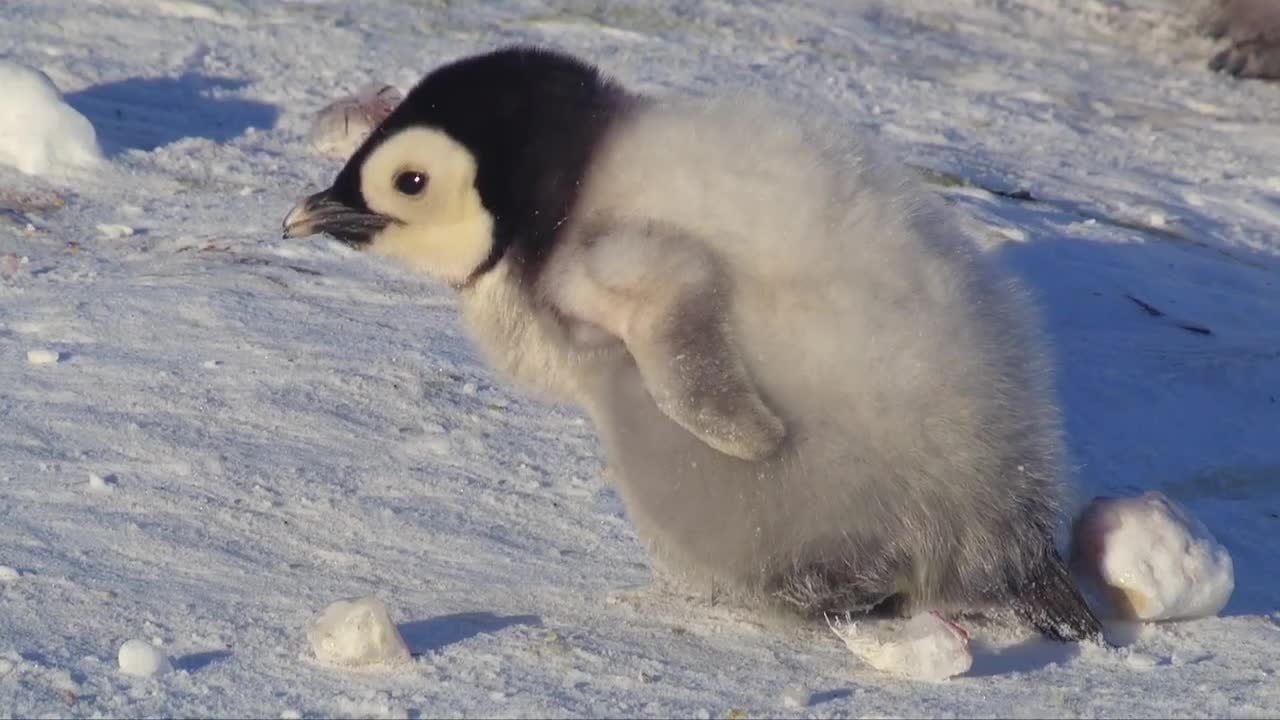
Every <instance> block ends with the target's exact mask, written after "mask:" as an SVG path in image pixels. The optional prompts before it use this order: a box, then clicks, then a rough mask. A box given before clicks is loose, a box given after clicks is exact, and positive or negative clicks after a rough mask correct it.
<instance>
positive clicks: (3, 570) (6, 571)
mask: <svg viewBox="0 0 1280 720" xmlns="http://www.w3.org/2000/svg"><path fill="white" fill-rule="evenodd" d="M20 577H22V573H20V572H18V569H17V568H12V567H9V566H8V565H0V582H7V581H10V580H17V579H18V578H20Z"/></svg>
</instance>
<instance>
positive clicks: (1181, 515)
mask: <svg viewBox="0 0 1280 720" xmlns="http://www.w3.org/2000/svg"><path fill="white" fill-rule="evenodd" d="M1073 534H1074V544H1075V547H1076V548H1078V553H1077V559H1078V560H1079V562H1080V564H1081V565H1082V566H1083V567H1082V569H1083V570H1084V574H1085V576H1086V577H1090V578H1092V579H1094V580H1095V581H1096V582H1098V583H1099V584H1100V585H1101V586H1102V587H1103V588H1105V589H1106V591H1105V592H1106V594H1107V595H1108V596H1109V598H1110V599H1111V601H1112V605H1113V609H1114V611H1115V612H1117V613H1118V614H1119V615H1120V616H1122V617H1127V618H1130V619H1138V620H1189V619H1192V618H1200V617H1208V616H1210V615H1216V614H1218V612H1219V611H1221V610H1222V608H1223V607H1225V606H1226V604H1227V601H1228V600H1229V599H1230V598H1231V592H1232V590H1234V589H1235V574H1234V568H1233V566H1232V563H1231V553H1229V552H1227V549H1226V548H1225V547H1223V546H1222V544H1221V543H1219V542H1218V541H1217V539H1216V538H1214V537H1213V533H1211V532H1209V529H1208V528H1207V527H1205V525H1204V523H1202V522H1200V521H1199V520H1198V519H1196V518H1194V517H1192V516H1191V515H1190V514H1188V513H1187V511H1186V509H1185V508H1183V507H1181V506H1179V505H1178V503H1176V502H1174V501H1173V500H1171V499H1170V498H1169V497H1167V496H1166V495H1165V494H1164V493H1161V492H1157V491H1150V492H1146V493H1143V494H1142V495H1140V496H1137V497H1126V498H1096V499H1095V500H1094V501H1093V502H1091V503H1090V504H1089V506H1088V507H1087V508H1085V509H1084V511H1083V512H1082V513H1081V514H1080V518H1079V519H1078V520H1077V521H1076V524H1075V530H1074V533H1073Z"/></svg>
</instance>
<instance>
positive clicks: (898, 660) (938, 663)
mask: <svg viewBox="0 0 1280 720" xmlns="http://www.w3.org/2000/svg"><path fill="white" fill-rule="evenodd" d="M831 630H832V631H833V632H835V634H836V637H838V638H840V639H841V640H843V641H844V644H845V646H847V647H848V648H849V650H850V651H851V652H852V653H853V654H854V655H857V656H858V658H859V659H860V660H862V661H863V662H865V663H866V664H868V665H870V666H871V667H873V668H875V669H877V670H880V671H881V672H887V673H893V674H895V675H901V676H903V677H907V678H910V679H913V680H926V681H932V682H937V681H940V680H946V679H947V678H950V677H955V676H956V675H960V674H963V673H966V672H968V671H969V668H970V667H972V666H973V655H972V654H970V652H969V636H968V634H967V633H965V631H964V630H962V629H961V628H960V626H959V625H956V624H955V623H952V622H948V621H947V620H944V619H943V618H942V616H940V615H938V614H937V613H933V612H930V613H924V614H921V615H917V616H915V617H913V618H911V620H909V621H908V622H907V623H906V624H905V625H903V626H901V627H900V628H898V629H896V630H883V631H881V632H871V633H863V632H860V631H859V630H858V626H857V624H856V623H854V624H849V625H841V624H839V623H833V624H832V626H831Z"/></svg>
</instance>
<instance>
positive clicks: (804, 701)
mask: <svg viewBox="0 0 1280 720" xmlns="http://www.w3.org/2000/svg"><path fill="white" fill-rule="evenodd" d="M812 697H813V696H812V695H810V694H809V691H808V690H805V689H804V688H802V687H795V686H792V687H789V688H787V689H785V690H783V691H782V706H783V707H785V708H789V709H792V710H794V709H796V708H802V707H805V706H806V705H808V704H809V703H810V702H811V700H812Z"/></svg>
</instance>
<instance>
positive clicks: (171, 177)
mask: <svg viewBox="0 0 1280 720" xmlns="http://www.w3.org/2000/svg"><path fill="white" fill-rule="evenodd" d="M784 6H785V7H784ZM1174 6H1175V4H1174V3H1167V2H1165V0H1104V1H1102V2H1091V3H1075V2H1068V1H1067V0H1005V1H1002V2H999V3H992V2H989V1H988V0H901V1H896V2H879V1H873V0H801V1H800V2H795V3H777V2H772V1H768V0H737V1H735V2H727V3H688V2H681V1H679V0H658V1H657V2H632V1H630V0H609V1H608V2H572V3H563V4H556V5H554V6H553V5H551V4H548V3H543V2H536V1H535V0H493V1H492V2H484V3H454V2H441V1H437V0H425V1H416V0H415V1H410V0H369V1H368V2H363V1H362V2H355V0H307V1H306V2H300V1H299V2H278V1H277V0H183V1H182V2H173V1H171V0H142V1H140V2H124V1H123V0H103V1H101V2H93V3H86V2H83V1H82V0H6V1H5V2H3V3H0V58H3V60H4V62H5V63H7V64H6V65H5V67H6V68H12V67H13V66H14V65H16V66H21V67H22V68H28V69H32V70H36V71H39V72H40V73H42V74H43V77H46V78H48V79H49V81H51V83H52V86H53V87H56V88H57V90H58V95H59V96H60V98H61V99H60V100H59V102H61V103H63V105H56V104H53V103H51V102H50V103H47V104H46V105H44V106H41V107H44V108H45V109H46V110H47V109H48V107H60V108H61V107H64V106H65V107H66V108H71V109H73V110H74V111H75V113H78V114H79V115H80V116H83V118H85V119H87V121H88V122H89V123H92V127H93V129H94V132H95V134H96V141H97V147H98V148H99V150H100V152H101V156H102V157H103V160H102V162H100V163H98V164H97V165H95V166H94V167H93V169H92V172H90V173H87V174H80V175H77V174H75V173H70V172H61V171H58V172H54V171H52V168H51V171H50V172H49V173H47V174H37V175H30V174H27V173H25V172H22V171H20V170H19V169H17V168H15V167H10V165H11V164H12V163H13V160H6V161H5V162H4V163H0V356H2V357H0V360H2V361H0V563H3V564H4V565H5V566H6V567H8V568H11V569H13V570H14V572H15V573H18V577H17V578H16V579H9V580H5V581H3V582H0V718H2V717H8V716H19V717H31V716H58V717H62V716H77V717H93V716H99V717H156V716H164V717H174V716H181V717H188V716H199V717H208V716H217V717H245V716H250V717H286V716H289V717H293V716H304V717H317V716H322V717H332V716H360V717H376V716H384V717H397V716H408V717H434V716H441V715H446V716H503V717H535V716H545V715H549V716H552V717H599V716H609V717H619V716H645V717H658V716H680V717H707V718H711V717H718V718H720V717H729V716H734V717H761V716H790V717H800V716H802V717H821V718H827V717H853V716H858V717H862V716H895V717H903V716H1011V715H1024V716H1033V715H1035V716H1047V717H1068V716H1109V717H1117V716H1126V717H1132V716H1174V717H1178V716H1184V717H1185V716H1197V717H1199V716H1228V715H1233V716H1242V717H1244V716H1252V717H1271V716H1276V715H1278V714H1280V683H1278V682H1277V676H1276V668H1277V667H1278V666H1280V580H1277V579H1276V577H1275V572H1274V565H1275V549H1274V548H1275V547H1276V538H1277V533H1278V532H1280V443H1277V442H1276V437H1277V434H1276V428H1277V427H1280V286H1278V284H1277V277H1280V275H1278V273H1277V270H1278V269H1280V257H1278V256H1280V171H1278V170H1277V168H1280V143H1277V140H1276V138H1277V135H1276V118H1277V117H1280V84H1274V83H1259V82H1241V81H1236V80H1232V79H1229V78H1225V77H1223V76H1220V75H1216V74H1214V73H1212V72H1209V71H1208V70H1206V69H1205V59H1206V58H1207V57H1211V56H1212V54H1213V52H1214V47H1215V46H1214V43H1213V42H1211V41H1208V40H1201V39H1199V38H1196V37H1193V36H1191V35H1190V34H1189V31H1188V30H1187V28H1186V23H1185V18H1184V13H1182V12H1181V11H1180V10H1178V9H1177V8H1176V7H1174ZM516 41H522V42H540V43H547V44H551V45H554V46H557V47H560V48H563V49H566V50H569V51H572V52H575V53H578V54H581V55H583V56H585V57H588V58H591V59H593V60H596V61H597V62H599V63H600V64H602V65H603V66H604V67H606V68H607V69H608V70H610V71H611V72H612V73H614V74H615V75H616V76H617V77H619V79H621V80H622V81H623V82H625V83H627V84H628V85H629V86H631V87H633V88H635V89H637V90H641V91H646V92H652V93H666V92H691V93H711V92H719V91H726V90H730V89H738V88H744V87H750V88H754V89H757V90H762V91H765V92H768V93H770V94H772V95H775V96H777V97H779V98H782V99H786V98H789V97H790V98H797V99H804V100H805V101H806V102H809V101H812V102H819V103H826V104H829V105H831V106H832V107H834V108H835V109H836V110H837V111H838V112H841V113H843V114H844V116H845V117H847V118H848V121H849V124H850V126H851V127H855V128H858V129H859V130H861V131H863V132H867V133H870V134H871V135H873V136H875V137H876V138H878V139H879V140H881V141H882V142H883V143H885V144H886V145H888V146H889V148H890V149H891V150H892V151H894V152H896V153H897V154H898V155H899V156H900V157H901V158H903V159H904V160H905V161H906V162H908V163H909V164H910V165H912V166H913V167H914V168H916V169H917V170H918V171H919V173H920V175H921V177H923V178H924V179H925V180H926V182H928V183H929V187H931V188H932V189H933V190H934V191H936V192H937V193H939V194H940V195H942V196H943V197H944V198H946V199H947V201H949V202H950V203H952V204H953V205H955V206H956V207H957V209H958V210H960V211H961V212H962V213H963V214H964V215H965V216H966V217H968V218H970V219H971V221H972V224H973V227H974V229H975V231H976V233H977V234H978V235H979V237H980V238H981V239H982V240H983V241H984V247H985V248H986V249H987V251H989V252H990V253H992V254H994V255H996V256H997V257H998V258H999V259H1000V260H1001V261H1003V262H1005V263H1007V264H1008V265H1009V266H1010V267H1011V268H1012V269H1013V270H1014V271H1015V272H1017V273H1018V274H1019V275H1020V276H1022V277H1023V279H1024V280H1025V282H1026V284H1027V285H1028V287H1029V288H1030V289H1031V290H1032V291H1033V292H1034V293H1035V295H1036V296H1037V297H1038V299H1039V300H1040V302H1041V305H1042V307H1043V309H1044V314H1045V317H1046V321H1047V326H1046V330H1047V333H1048V336H1049V338H1050V340H1051V341H1052V342H1053V345H1054V359H1055V360H1056V361H1057V365H1058V367H1059V374H1058V390H1059V395H1060V398H1061V404H1062V413H1063V417H1064V418H1065V421H1066V433H1067V441H1068V443H1069V447H1070V450H1071V453H1072V458H1071V459H1072V463H1073V467H1075V468H1077V469H1078V471H1079V472H1078V474H1079V477H1080V480H1081V489H1080V494H1079V497H1078V502H1077V508H1078V507H1083V506H1084V505H1085V504H1086V503H1087V502H1088V501H1089V500H1090V499H1091V498H1093V497H1096V496H1110V497H1127V498H1132V497H1136V496H1140V495H1141V494H1142V493H1144V492H1146V491H1151V490H1156V491H1159V492H1161V493H1163V494H1164V495H1165V496H1167V497H1168V498H1170V499H1171V500H1173V501H1174V502H1176V503H1178V504H1179V505H1180V506H1181V507H1183V508H1184V509H1185V510H1186V511H1187V513H1188V514H1189V515H1190V516H1191V517H1194V518H1197V519H1198V520H1199V521H1200V522H1202V523H1203V524H1204V526H1205V527H1206V528H1207V530H1208V531H1209V533H1211V535H1212V537H1214V538H1215V539H1216V541H1217V542H1218V543H1220V544H1221V545H1222V547H1224V548H1225V549H1226V550H1227V552H1228V553H1229V555H1230V558H1231V562H1232V566H1233V574H1234V584H1235V589H1234V591H1233V592H1232V593H1231V595H1230V598H1229V599H1228V600H1227V604H1226V606H1225V607H1223V608H1222V609H1221V610H1220V611H1219V612H1218V613H1217V614H1216V616H1212V617H1203V618H1198V619H1194V620H1185V621H1167V622H1151V623H1143V622H1128V621H1122V620H1119V619H1108V620H1107V635H1108V639H1109V640H1110V641H1111V642H1112V643H1114V644H1115V645H1116V646H1117V647H1116V648H1114V649H1108V648H1102V647H1099V646H1095V645H1088V644H1085V645H1079V646H1077V645H1066V646H1063V645H1055V644H1052V643H1048V642H1045V641H1043V640H1041V639H1039V638H1037V637H1035V636H1034V634H1033V633H1031V632H1030V631H1029V630H1027V629H1026V628H1025V627H1023V626H1021V625H1020V624H1018V623H1017V622H1014V621H1012V620H1011V619H1009V618H1006V617H1001V616H999V615H995V616H992V617H988V618H980V617H966V618H960V619H958V623H959V625H960V626H961V627H962V628H963V630H964V631H965V632H966V633H967V634H968V636H969V645H968V650H969V654H970V656H971V658H972V665H971V666H970V667H969V669H968V670H967V671H965V672H963V673H961V674H958V675H955V676H954V677H951V678H950V679H949V680H947V681H945V682H939V683H933V682H918V681H913V680H912V679H910V678H906V677H900V676H897V675H895V674H893V673H885V672H882V671H879V670H876V669H875V668H873V667H870V666H868V665H867V664H865V663H863V662H861V661H860V660H858V658H856V657H854V656H853V655H852V654H851V653H850V651H849V649H848V648H847V647H846V645H845V644H844V643H843V642H842V641H841V640H840V639H839V638H837V637H835V636H833V635H832V633H831V632H830V630H829V629H828V628H827V627H825V626H824V625H823V624H822V623H821V622H817V623H807V624H797V623H789V622H782V621H778V620H777V619H775V618H772V617H768V616H760V615H757V614H752V613H746V612H742V611H738V610H736V609H734V608H732V607H729V606H723V605H720V604H718V603H715V602H709V601H706V600H702V599H696V598H690V597H686V596H684V595H683V594H681V593H680V592H672V591H668V590H664V589H662V588H661V586H658V587H654V588H650V589H648V590H645V591H642V592H639V593H636V594H634V595H633V596H632V597H631V598H630V599H629V600H627V601H620V602H613V601H611V598H614V597H615V591H616V590H617V589H618V588H624V587H632V586H637V585H639V586H647V585H648V584H649V583H650V582H651V581H652V579H653V573H652V571H651V569H650V565H649V562H648V559H647V557H646V554H645V552H644V548H643V547H641V545H640V544H639V542H637V540H636V538H635V536H634V534H633V533H632V530H631V527H630V525H629V523H628V521H627V518H626V517H625V515H624V513H623V512H622V507H621V504H620V502H619V500H618V498H617V496H616V495H615V493H614V492H613V490H612V489H611V488H610V487H609V485H608V482H607V478H606V477H605V476H604V474H603V472H602V468H603V464H602V460H601V454H600V448H599V446H598V444H597V443H596V440H595V438H594V436H593V434H592V431H591V427H590V424H589V423H587V422H586V421H585V419H584V418H583V417H582V416H581V415H580V414H578V413H577V412H575V411H572V410H571V409H568V408H564V407H561V406H556V405H548V404H546V403H543V402H540V401H538V400H536V399H533V398H530V397H527V396H525V395H523V394H520V393H518V392H515V391H513V390H511V389H510V388H509V387H507V386H505V385H504V384H503V383H501V382H500V381H499V380H498V379H497V378H496V377H495V376H494V375H493V373H491V372H490V371H489V369H488V368H486V367H485V366H484V365H483V363H481V362H480V360H479V359H478V357H477V355H476V353H475V352H474V350H473V349H472V348H471V347H470V346H469V345H468V343H467V342H466V341H465V339H464V338H463V337H462V334H461V331H460V329H459V325H458V323H457V318H456V315H455V304H454V299H453V297H452V295H451V294H450V292H449V291H448V289H446V288H443V287H440V286H437V285H435V284H433V283H431V282H429V281H427V280H426V279H424V278H422V277H420V276H416V275H414V274H412V273H411V272H409V271H407V270H405V269H403V268H401V267H398V266H396V265H394V264H393V263H391V262H384V261H381V260H378V259H376V258H371V257H368V256H364V255H360V254H357V253H354V252H352V251H350V250H348V249H346V248H344V247H342V246H341V245H339V244H337V243H335V242H332V241H331V240H327V239H324V238H310V239H307V240H305V241H282V240H281V239H280V222H281V220H282V218H283V216H284V214H285V213H286V212H287V211H288V209H289V208H290V207H291V206H292V205H293V204H294V202H296V201H297V200H298V198H299V197H301V196H303V195H305V194H307V193H310V192H314V191H315V190H318V189H320V188H321V187H323V186H324V185H326V184H327V183H328V182H330V180H331V179H332V177H333V175H334V173H335V172H336V171H337V169H338V168H339V167H340V164H341V160H340V159H338V158H335V157H329V156H326V155H325V154H324V153H322V152H321V151H320V148H317V147H315V146H313V145H312V144H311V142H310V141H309V140H308V133H309V132H310V130H311V129H312V127H313V123H314V122H315V121H316V119H317V113H320V112H321V111H322V110H323V109H324V108H325V107H326V106H329V105H331V104H332V103H334V102H335V101H338V100H341V99H343V98H349V97H351V96H353V95H358V94H359V92H360V90H361V88H364V87H366V86H368V85H369V84H371V83H385V84H386V85H389V86H392V87H396V88H408V87H411V86H412V84H413V83H414V82H416V80H417V79H418V78H419V77H420V76H421V74H422V73H423V72H424V71H425V70H427V69H429V68H430V67H432V66H434V65H436V64H439V63H441V62H444V61H446V60H449V59H453V58H456V57H459V56H461V55H464V54H468V53H472V52H476V51H478V50H481V49H487V48H491V47H494V46H497V45H501V44H505V43H509V42H516ZM0 87H4V88H5V90H6V98H9V97H12V94H11V93H10V91H9V86H8V84H7V83H0ZM40 87H43V88H44V90H43V91H42V92H43V93H44V95H42V96H41V97H44V98H45V99H46V100H48V98H51V97H54V95H52V94H51V93H52V91H50V90H49V87H50V85H41V86H40ZM12 108H13V104H12V103H9V102H5V103H0V117H3V118H4V119H5V122H8V121H10V119H11V118H12V117H13V115H12V113H13V112H14V111H13V110H12ZM6 113H9V114H6ZM21 125H22V127H21V130H22V132H24V133H30V132H32V131H33V130H40V131H44V130H48V129H50V128H52V127H53V126H52V125H41V126H39V127H35V128H33V127H32V126H30V125H29V124H25V123H21ZM80 127H81V130H83V129H84V126H80ZM85 134H87V133H85ZM0 137H3V138H4V140H3V141H0V142H4V143H8V142H9V138H10V137H11V136H10V135H7V134H4V133H0ZM45 139H47V138H45ZM82 139H83V138H82ZM6 147H7V146H6ZM42 147H45V146H42ZM67 147H71V145H66V144H62V145H60V144H56V143H55V144H54V146H53V148H54V149H53V150H48V149H46V150H42V151H41V152H44V153H45V154H46V155H49V154H50V153H53V154H55V155H56V154H57V153H61V152H63V150H64V149H65V148H67ZM348 147H349V146H348ZM20 150H21V153H27V152H29V150H27V148H26V146H25V145H24V146H22V147H21V148H20ZM745 151H749V148H744V152H745ZM4 152H5V151H0V154H4ZM7 152H8V154H4V155H3V156H4V157H6V158H8V157H10V155H12V154H13V148H8V151H7ZM58 157H59V158H61V157H62V156H61V155H58ZM52 159H54V158H53V157H52V156H50V157H49V158H46V160H50V161H52ZM33 349H35V350H47V351H49V352H54V353H58V359H57V362H54V363H50V364H43V365H42V364H33V363H31V362H30V361H29V360H28V359H27V357H26V353H27V352H28V351H29V350H33ZM90 473H93V474H96V475H98V476H99V477H102V478H104V483H105V480H106V478H108V477H112V476H118V477H120V478H122V481H121V483H120V486H119V487H118V488H117V491H115V492H98V491H95V490H93V489H92V488H91V487H90V485H89V483H91V482H92V481H91V480H89V481H87V480H86V478H89V476H90ZM1067 530H1068V529H1067V528H1066V527H1064V528H1063V540H1064V543H1065V541H1066V540H1068V539H1069V538H1068V533H1067ZM1064 549H1065V548H1064ZM369 594H374V595H376V596H377V597H379V598H381V599H382V600H383V601H384V602H385V603H386V605H387V607H388V608H389V610H390V612H391V614H392V616H393V617H394V618H395V619H396V621H397V624H396V629H397V630H398V632H399V633H400V635H401V636H402V638H403V641H404V644H405V646H406V647H407V649H408V650H409V652H410V653H411V658H410V660H408V661H406V662H403V663H396V664H394V665H393V666H386V667H380V668H370V667H366V668H363V669H361V670H359V671H357V670H356V669H354V668H351V667H349V666H343V665H335V664H331V663H327V662H322V661H320V660H319V659H318V658H317V657H316V655H315V652H314V650H313V649H312V647H311V645H310V641H309V638H308V636H307V630H308V628H309V627H310V626H311V623H312V622H313V620H314V619H315V618H316V617H317V614H318V613H320V611H321V610H322V609H323V608H325V607H327V606H328V605H329V604H330V603H332V602H333V601H334V600H335V599H337V598H358V597H363V596H366V595H369ZM1100 609H1101V608H1100ZM855 622H856V623H857V627H858V631H859V632H860V633H867V634H868V635H867V636H868V637H872V636H874V637H880V636H881V632H882V631H883V632H889V631H891V630H892V629H894V628H900V627H901V626H902V625H903V623H902V622H889V621H886V622H885V623H884V625H883V627H880V626H879V625H880V623H878V622H877V621H873V620H866V619H855ZM128 638H140V639H142V638H144V639H145V642H146V643H148V644H150V645H152V646H153V647H156V648H157V649H159V648H163V650H164V651H165V654H166V655H167V656H168V657H169V660H170V665H171V666H172V668H173V671H172V672H168V673H164V674H161V675H157V676H154V677H153V678H151V679H146V680H140V679H139V678H136V677H133V676H129V675H126V674H124V673H122V672H121V671H120V667H119V659H118V651H119V649H120V647H121V642H122V641H123V640H125V639H128ZM156 640H159V643H160V644H159V645H157V644H156Z"/></svg>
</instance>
